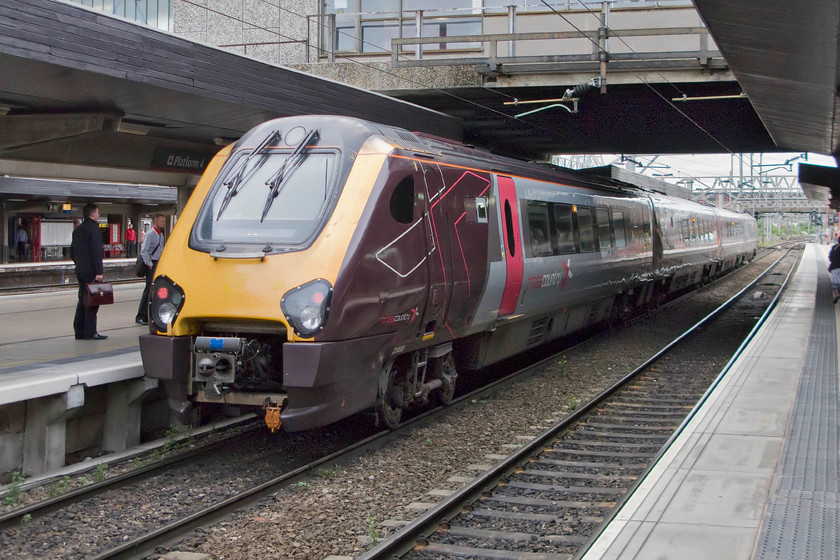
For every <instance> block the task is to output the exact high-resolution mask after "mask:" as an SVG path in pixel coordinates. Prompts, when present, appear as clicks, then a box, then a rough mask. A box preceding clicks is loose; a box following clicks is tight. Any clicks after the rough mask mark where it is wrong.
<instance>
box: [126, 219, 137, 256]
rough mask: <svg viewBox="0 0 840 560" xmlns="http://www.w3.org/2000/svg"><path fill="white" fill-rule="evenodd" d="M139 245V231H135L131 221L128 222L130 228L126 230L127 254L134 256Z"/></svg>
mask: <svg viewBox="0 0 840 560" xmlns="http://www.w3.org/2000/svg"><path fill="white" fill-rule="evenodd" d="M136 247H137V232H136V231H134V227H132V225H131V222H128V229H127V230H125V251H126V253H125V256H126V257H128V258H129V259H130V258H132V257H134V249H135V248H136Z"/></svg>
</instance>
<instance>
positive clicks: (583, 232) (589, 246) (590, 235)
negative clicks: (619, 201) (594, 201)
mask: <svg viewBox="0 0 840 560" xmlns="http://www.w3.org/2000/svg"><path fill="white" fill-rule="evenodd" d="M577 222H578V231H579V232H580V251H581V253H591V252H592V251H594V250H595V230H594V228H593V227H592V208H587V207H585V206H578V211H577Z"/></svg>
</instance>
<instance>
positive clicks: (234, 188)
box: [216, 130, 280, 221]
mask: <svg viewBox="0 0 840 560" xmlns="http://www.w3.org/2000/svg"><path fill="white" fill-rule="evenodd" d="M279 136H280V131H279V130H275V131H272V132H271V134H269V135H268V136H266V137H265V139H264V140H263V141H262V142H260V145H259V146H257V147H256V148H254V151H253V152H251V153H250V154H248V157H246V158H245V161H243V162H242V165H240V166H239V168H238V169H237V170H236V172H235V173H234V175H233V177H232V178H231V179H230V180H229V181H225V182H224V183H223V184H224V186H226V187H227V192H226V193H225V198H224V199H223V200H222V205H221V206H220V207H219V213H218V214H216V221H219V218H221V217H222V212H224V211H225V208H227V205H228V204H229V203H230V199H232V198H233V197H234V196H236V195H237V194H238V193H239V188H240V185H243V184H244V183H245V181H246V180H247V179H250V178H251V175H253V174H254V172H255V171H256V170H257V169H259V168H260V167H262V164H263V163H265V160H266V159H267V158H268V152H267V151H266V148H267V147H268V145H269V144H271V143H272V142H274V141H275V140H276V139H277V138H278V137H279ZM254 156H262V158H261V159H260V160H259V161H258V162H257V163H256V164H255V165H254V167H253V168H251V169H250V170H249V171H248V174H247V176H246V175H245V170H246V169H248V163H250V161H251V158H253V157H254Z"/></svg>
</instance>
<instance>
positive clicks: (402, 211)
mask: <svg viewBox="0 0 840 560" xmlns="http://www.w3.org/2000/svg"><path fill="white" fill-rule="evenodd" d="M391 217H392V218H394V219H395V220H396V221H398V222H399V223H401V224H410V223H411V222H413V221H414V179H412V178H411V177H406V178H405V179H403V180H402V181H400V182H399V184H398V185H397V186H396V187H394V192H392V193H391Z"/></svg>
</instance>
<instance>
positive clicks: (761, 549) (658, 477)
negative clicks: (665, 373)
mask: <svg viewBox="0 0 840 560" xmlns="http://www.w3.org/2000/svg"><path fill="white" fill-rule="evenodd" d="M828 248H829V247H828V246H820V245H814V244H809V245H808V246H807V248H806V251H805V254H804V256H803V259H802V261H801V263H800V265H799V267H798V269H797V271H796V274H795V276H794V278H793V279H792V283H791V285H790V287H789V289H788V291H787V292H786V293H785V294H784V295H783V296H782V298H781V300H780V302H779V305H778V306H777V307H776V309H775V310H774V311H773V312H772V314H771V315H770V316H769V317H768V319H767V321H766V323H765V324H764V326H763V327H762V328H761V329H760V331H759V332H758V333H757V335H756V336H755V338H754V339H753V340H752V342H751V343H750V344H749V345H748V346H747V347H746V348H745V351H744V352H743V354H742V355H741V356H740V358H738V359H737V360H736V361H735V362H734V363H733V364H732V365H731V367H730V369H729V371H728V373H727V374H726V375H725V376H723V378H722V379H721V381H720V383H719V384H718V385H717V387H716V388H715V389H714V391H713V392H712V393H711V394H710V395H709V398H708V399H707V400H706V401H705V403H704V404H703V405H702V407H700V408H699V409H698V410H697V412H696V414H695V415H694V417H693V418H692V419H691V420H690V421H689V422H688V423H687V425H686V427H685V429H684V430H683V431H682V433H681V434H680V435H679V437H678V438H677V439H676V440H675V441H674V442H673V444H672V445H671V447H670V448H669V450H668V451H667V452H666V453H665V454H664V455H663V456H662V458H661V459H660V460H659V462H658V463H657V464H656V465H655V467H654V468H653V469H652V470H651V471H650V473H649V474H648V476H647V477H646V478H645V479H644V480H643V482H642V483H641V485H640V486H639V488H638V489H637V490H636V491H635V492H634V493H633V495H632V496H630V497H629V498H628V500H627V502H626V503H625V504H624V506H623V507H622V509H621V510H620V511H619V512H618V514H617V515H616V517H615V518H614V519H613V520H612V522H611V523H610V524H609V525H608V527H607V528H606V529H605V530H604V531H603V533H602V534H601V535H600V536H599V538H598V539H597V540H596V541H595V542H594V543H593V545H592V546H591V547H590V548H589V550H588V551H587V553H586V554H585V556H584V557H583V558H584V560H613V559H622V560H627V559H631V558H632V559H653V558H656V559H660V558H661V559H675V560H693V559H697V560H700V559H709V558H714V559H716V560H727V559H731V560H751V559H757V560H765V559H771V558H772V559H785V560H793V559H808V560H812V559H817V558H825V559H828V558H832V559H834V558H838V557H840V540H839V539H840V504H838V501H837V499H838V484H840V457H838V393H837V387H838V384H837V378H838V356H837V349H838V344H837V332H838V328H837V322H838V320H840V304H838V305H837V306H833V305H832V299H831V284H830V279H829V275H828V272H827V271H826V267H827V264H828V260H827V258H826V254H827V251H828Z"/></svg>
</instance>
